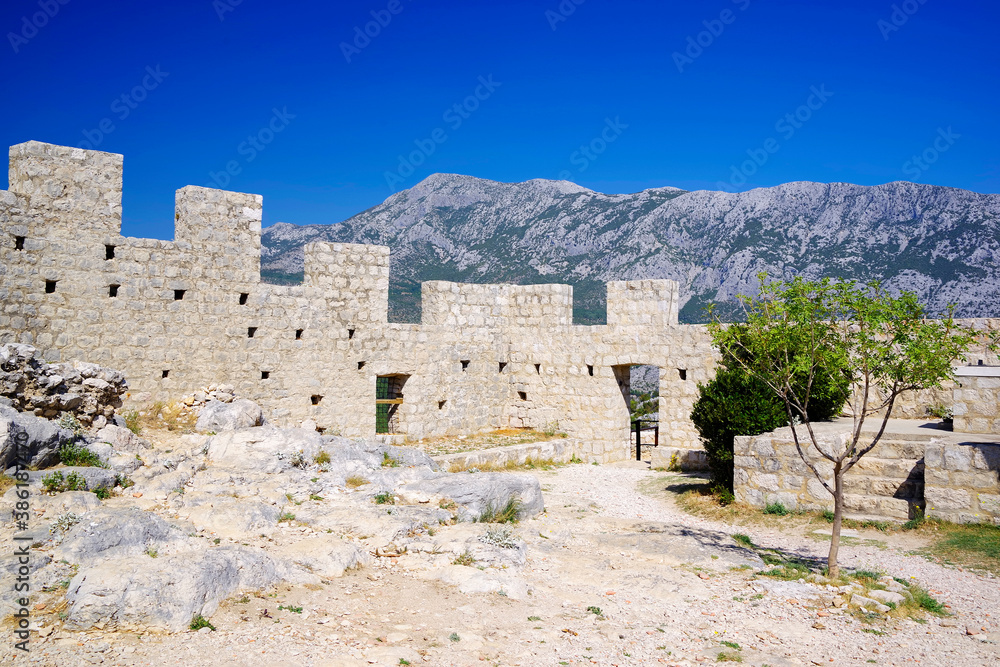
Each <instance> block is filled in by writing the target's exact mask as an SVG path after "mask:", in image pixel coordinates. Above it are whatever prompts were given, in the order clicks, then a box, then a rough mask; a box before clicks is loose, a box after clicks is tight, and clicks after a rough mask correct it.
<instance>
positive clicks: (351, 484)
mask: <svg viewBox="0 0 1000 667" xmlns="http://www.w3.org/2000/svg"><path fill="white" fill-rule="evenodd" d="M365 484H368V480H367V479H365V478H364V477H362V476H360V475H351V476H350V477H348V478H347V479H345V480H344V485H345V486H346V487H347V488H349V489H356V488H358V487H359V486H364V485H365Z"/></svg>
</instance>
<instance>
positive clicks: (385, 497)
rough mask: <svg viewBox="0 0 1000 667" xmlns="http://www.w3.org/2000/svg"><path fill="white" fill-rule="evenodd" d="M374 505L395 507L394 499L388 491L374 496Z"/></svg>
mask: <svg viewBox="0 0 1000 667" xmlns="http://www.w3.org/2000/svg"><path fill="white" fill-rule="evenodd" d="M375 504H376V505H395V504H396V499H395V498H393V497H392V494H391V493H389V492H388V491H383V492H382V493H376V494H375Z"/></svg>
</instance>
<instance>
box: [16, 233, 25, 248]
mask: <svg viewBox="0 0 1000 667" xmlns="http://www.w3.org/2000/svg"><path fill="white" fill-rule="evenodd" d="M14 250H24V237H23V236H15V237H14Z"/></svg>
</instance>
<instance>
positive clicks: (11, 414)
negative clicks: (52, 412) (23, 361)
mask: <svg viewBox="0 0 1000 667" xmlns="http://www.w3.org/2000/svg"><path fill="white" fill-rule="evenodd" d="M0 350H2V348H0ZM73 437H74V435H73V432H72V431H68V430H66V429H63V428H59V425H58V424H56V423H55V422H52V421H49V420H47V419H40V418H38V417H34V416H32V415H29V414H24V413H20V412H18V411H16V410H14V409H12V408H8V407H3V406H0V469H2V470H7V469H9V468H11V467H13V466H14V465H15V463H17V461H18V443H20V442H23V443H24V444H23V449H22V451H21V457H22V458H23V464H24V465H25V467H27V466H32V467H35V468H44V467H45V466H50V465H53V464H56V463H58V462H59V446H60V445H61V444H62V443H63V442H67V441H70V440H72V439H73Z"/></svg>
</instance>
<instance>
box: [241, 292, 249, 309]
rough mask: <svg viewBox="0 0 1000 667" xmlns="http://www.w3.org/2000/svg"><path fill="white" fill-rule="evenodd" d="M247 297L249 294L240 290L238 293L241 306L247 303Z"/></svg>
mask: <svg viewBox="0 0 1000 667" xmlns="http://www.w3.org/2000/svg"><path fill="white" fill-rule="evenodd" d="M249 298H250V295H249V294H247V293H246V292H242V293H241V294H240V305H241V306H245V305H247V299H249Z"/></svg>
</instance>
